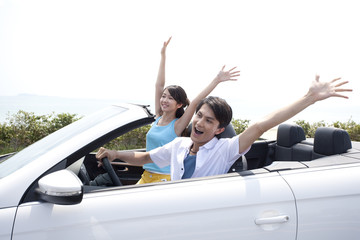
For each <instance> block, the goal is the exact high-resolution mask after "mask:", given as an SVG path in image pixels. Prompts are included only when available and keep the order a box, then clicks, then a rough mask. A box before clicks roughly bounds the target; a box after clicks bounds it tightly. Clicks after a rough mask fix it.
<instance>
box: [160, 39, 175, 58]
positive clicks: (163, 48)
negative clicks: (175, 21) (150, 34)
mask: <svg viewBox="0 0 360 240" xmlns="http://www.w3.org/2000/svg"><path fill="white" fill-rule="evenodd" d="M171 38H172V37H169V40H167V41H166V42H164V45H163V47H162V48H161V55H165V53H166V48H167V46H168V45H169V43H170V40H171Z"/></svg>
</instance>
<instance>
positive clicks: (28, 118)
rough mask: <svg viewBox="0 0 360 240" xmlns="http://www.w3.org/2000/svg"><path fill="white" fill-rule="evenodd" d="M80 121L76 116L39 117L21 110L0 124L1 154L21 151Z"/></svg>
mask: <svg viewBox="0 0 360 240" xmlns="http://www.w3.org/2000/svg"><path fill="white" fill-rule="evenodd" d="M78 119H79V118H77V117H76V114H69V113H61V114H57V115H55V114H54V113H52V114H48V115H40V116H37V115H35V114H34V113H33V112H25V111H22V110H20V111H18V112H17V113H16V114H14V115H12V116H10V117H8V118H7V121H6V122H5V123H2V124H0V153H1V154H4V153H9V152H16V151H19V150H21V149H23V148H25V147H26V146H28V145H30V144H32V143H34V142H36V141H38V140H40V139H41V138H43V137H45V136H47V135H48V134H50V133H52V132H55V131H56V130H58V129H60V128H62V127H65V126H66V125H68V124H70V123H72V122H74V121H76V120H78Z"/></svg>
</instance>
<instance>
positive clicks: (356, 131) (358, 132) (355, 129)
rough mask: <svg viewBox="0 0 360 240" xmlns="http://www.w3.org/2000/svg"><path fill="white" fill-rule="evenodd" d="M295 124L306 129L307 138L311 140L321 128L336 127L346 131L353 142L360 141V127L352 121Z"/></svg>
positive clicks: (297, 122)
mask: <svg viewBox="0 0 360 240" xmlns="http://www.w3.org/2000/svg"><path fill="white" fill-rule="evenodd" d="M295 123H296V124H298V125H299V126H301V127H302V128H303V129H304V131H305V135H306V137H309V138H313V137H314V136H315V131H316V129H317V128H319V127H335V128H341V129H344V130H346V131H347V132H348V133H349V135H350V139H351V140H352V141H360V125H359V124H357V123H356V122H354V121H353V120H351V119H350V120H348V121H347V122H339V121H337V122H333V123H331V124H327V123H325V122H324V121H320V122H315V123H312V124H310V123H309V122H305V121H304V120H299V121H295Z"/></svg>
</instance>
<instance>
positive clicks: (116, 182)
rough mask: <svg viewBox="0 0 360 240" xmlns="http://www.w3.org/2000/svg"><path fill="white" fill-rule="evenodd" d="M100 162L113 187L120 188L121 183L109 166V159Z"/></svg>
mask: <svg viewBox="0 0 360 240" xmlns="http://www.w3.org/2000/svg"><path fill="white" fill-rule="evenodd" d="M102 162H103V166H104V168H105V170H106V172H107V173H108V174H109V176H110V178H111V181H112V182H113V184H114V185H115V186H122V183H121V181H120V179H119V178H118V176H117V175H116V173H115V170H114V168H113V167H112V166H111V163H110V161H109V159H108V158H107V157H105V158H103V159H102Z"/></svg>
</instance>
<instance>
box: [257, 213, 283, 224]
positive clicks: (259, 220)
mask: <svg viewBox="0 0 360 240" xmlns="http://www.w3.org/2000/svg"><path fill="white" fill-rule="evenodd" d="M287 221H289V216H287V215H281V216H275V217H264V218H257V219H255V224H256V225H263V224H276V223H284V222H287Z"/></svg>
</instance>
